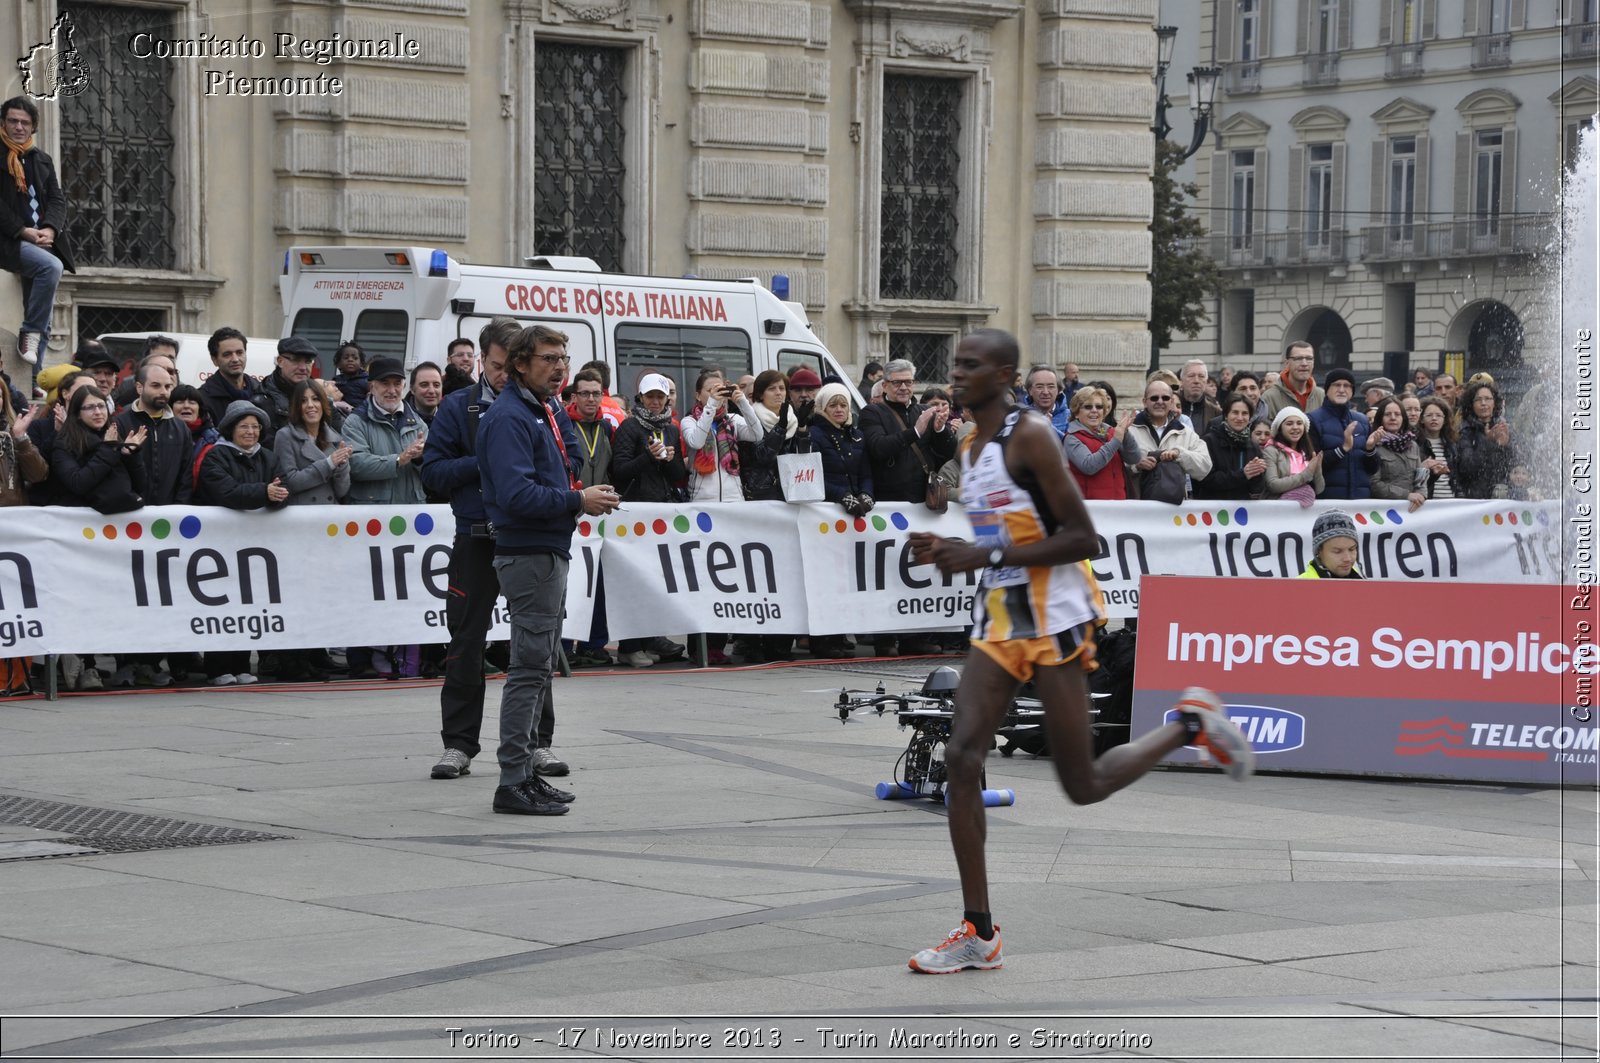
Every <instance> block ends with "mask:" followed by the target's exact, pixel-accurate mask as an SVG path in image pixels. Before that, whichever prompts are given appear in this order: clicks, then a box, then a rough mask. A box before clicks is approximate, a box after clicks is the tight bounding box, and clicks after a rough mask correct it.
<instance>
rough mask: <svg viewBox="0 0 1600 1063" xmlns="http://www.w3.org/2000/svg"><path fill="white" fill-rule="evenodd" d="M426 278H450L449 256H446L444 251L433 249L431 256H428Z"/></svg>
mask: <svg viewBox="0 0 1600 1063" xmlns="http://www.w3.org/2000/svg"><path fill="white" fill-rule="evenodd" d="M428 276H430V277H448V276H450V256H449V254H447V253H446V252H444V251H440V250H437V249H435V250H434V252H433V254H432V255H430V256H428Z"/></svg>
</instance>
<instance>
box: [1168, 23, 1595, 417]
mask: <svg viewBox="0 0 1600 1063" xmlns="http://www.w3.org/2000/svg"><path fill="white" fill-rule="evenodd" d="M1597 8H1600V5H1597V4H1596V3H1593V2H1588V0H1547V2H1542V3H1541V2H1537V0H1536V2H1533V3H1529V2H1526V0H1203V2H1202V3H1194V4H1191V3H1175V2H1171V0H1169V2H1168V3H1167V4H1166V5H1165V7H1164V10H1163V12H1162V14H1163V18H1164V20H1166V21H1171V22H1173V23H1174V24H1176V25H1178V26H1179V27H1180V33H1179V36H1178V51H1177V54H1176V55H1175V58H1174V64H1173V65H1174V69H1175V70H1177V71H1183V70H1187V69H1188V68H1189V67H1190V66H1191V65H1195V64H1205V65H1211V64H1214V65H1217V66H1220V67H1221V68H1222V69H1223V76H1222V82H1221V85H1220V87H1219V89H1218V92H1217V100H1216V108H1215V118H1214V125H1213V128H1214V130H1215V135H1214V136H1211V137H1208V140H1207V144H1206V147H1205V148H1203V149H1202V150H1201V151H1200V152H1199V153H1198V154H1197V155H1196V156H1195V158H1194V159H1193V160H1192V162H1191V167H1192V168H1191V170H1190V171H1189V174H1188V176H1189V178H1190V179H1192V180H1194V181H1195V182H1196V183H1198V184H1199V186H1200V189H1201V192H1200V196H1199V202H1198V209H1199V211H1200V213H1201V215H1202V217H1204V218H1205V219H1207V221H1208V224H1209V227H1210V230H1211V235H1210V237H1209V244H1208V248H1209V250H1210V252H1211V255H1212V257H1213V259H1214V260H1215V261H1216V263H1217V264H1218V266H1219V267H1220V268H1221V269H1222V272H1223V280H1224V289H1225V290H1224V292H1223V294H1222V295H1221V296H1220V297H1219V298H1218V299H1217V300H1216V303H1215V305H1214V306H1213V307H1212V308H1211V309H1212V313H1211V315H1210V320H1209V321H1208V323H1207V325H1206V327H1205V328H1204V329H1203V330H1202V331H1201V333H1200V334H1199V335H1198V336H1196V337H1195V338H1194V339H1192V340H1180V341H1179V342H1176V343H1174V344H1173V345H1172V347H1171V348H1170V350H1168V351H1166V352H1164V353H1163V362H1174V363H1176V362H1181V361H1182V360H1183V359H1185V358H1189V357H1199V358H1203V359H1205V360H1206V361H1208V362H1209V363H1211V364H1212V365H1213V366H1219V365H1232V366H1234V367H1236V368H1251V369H1258V370H1265V369H1276V368H1277V367H1278V365H1279V362H1280V360H1281V354H1282V351H1283V349H1284V347H1285V346H1286V345H1287V344H1288V343H1289V342H1291V341H1294V340H1302V339H1305V340H1309V341H1310V342H1311V344H1312V346H1313V348H1314V349H1315V350H1316V351H1317V354H1318V371H1319V373H1320V372H1322V371H1325V370H1326V369H1328V368H1331V367H1333V366H1336V365H1343V366H1347V367H1350V368H1352V369H1353V370H1354V371H1355V372H1356V375H1357V376H1358V378H1359V377H1362V376H1377V375H1379V374H1380V373H1387V374H1388V375H1397V374H1399V375H1403V374H1405V373H1407V372H1408V371H1409V370H1411V369H1414V368H1416V367H1419V366H1421V367H1426V368H1428V369H1430V370H1435V371H1437V370H1440V369H1444V368H1449V369H1451V370H1452V371H1454V372H1456V373H1458V374H1459V373H1461V372H1462V371H1466V372H1473V371H1476V370H1479V369H1484V370H1487V371H1489V372H1490V373H1491V374H1493V375H1494V376H1496V378H1497V379H1500V380H1501V381H1502V382H1503V383H1508V384H1510V385H1511V387H1512V389H1513V390H1514V391H1515V390H1520V389H1523V388H1526V387H1528V386H1531V385H1532V383H1533V382H1534V379H1535V378H1536V377H1537V375H1538V366H1540V365H1548V364H1550V362H1551V360H1552V359H1553V358H1554V357H1555V356H1556V354H1557V348H1558V347H1559V343H1558V341H1557V331H1558V325H1559V321H1558V312H1557V308H1556V307H1555V306H1554V305H1553V302H1552V300H1551V296H1550V293H1551V292H1552V291H1554V290H1555V289H1556V284H1555V274H1554V270H1555V262H1554V260H1555V258H1556V257H1557V256H1556V254H1555V251H1556V249H1557V247H1558V244H1557V241H1558V226H1557V225H1556V215H1555V211H1556V210H1557V202H1558V192H1559V184H1560V180H1561V173H1562V170H1563V168H1564V166H1565V165H1566V164H1567V162H1568V161H1569V160H1570V158H1571V156H1572V153H1573V151H1574V149H1575V147H1576V142H1577V137H1578V134H1579V130H1580V129H1582V128H1584V127H1586V126H1589V125H1590V124H1591V123H1592V121H1593V118H1592V116H1593V115H1594V113H1595V111H1596V78H1595V74H1596V65H1595V64H1596V40H1597V30H1600V26H1597V21H1596V19H1597Z"/></svg>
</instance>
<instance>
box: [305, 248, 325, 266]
mask: <svg viewBox="0 0 1600 1063" xmlns="http://www.w3.org/2000/svg"><path fill="white" fill-rule="evenodd" d="M300 264H301V265H302V266H320V265H322V256H321V255H314V254H312V253H311V252H310V251H302V252H300Z"/></svg>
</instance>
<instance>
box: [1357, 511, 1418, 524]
mask: <svg viewBox="0 0 1600 1063" xmlns="http://www.w3.org/2000/svg"><path fill="white" fill-rule="evenodd" d="M1354 517H1355V522H1356V523H1357V524H1376V525H1384V524H1404V523H1405V521H1404V520H1403V519H1402V518H1401V516H1400V514H1399V513H1398V512H1396V511H1395V510H1392V509H1391V510H1389V511H1387V512H1385V513H1379V512H1378V511H1377V510H1372V511H1371V512H1370V513H1356V514H1354Z"/></svg>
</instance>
